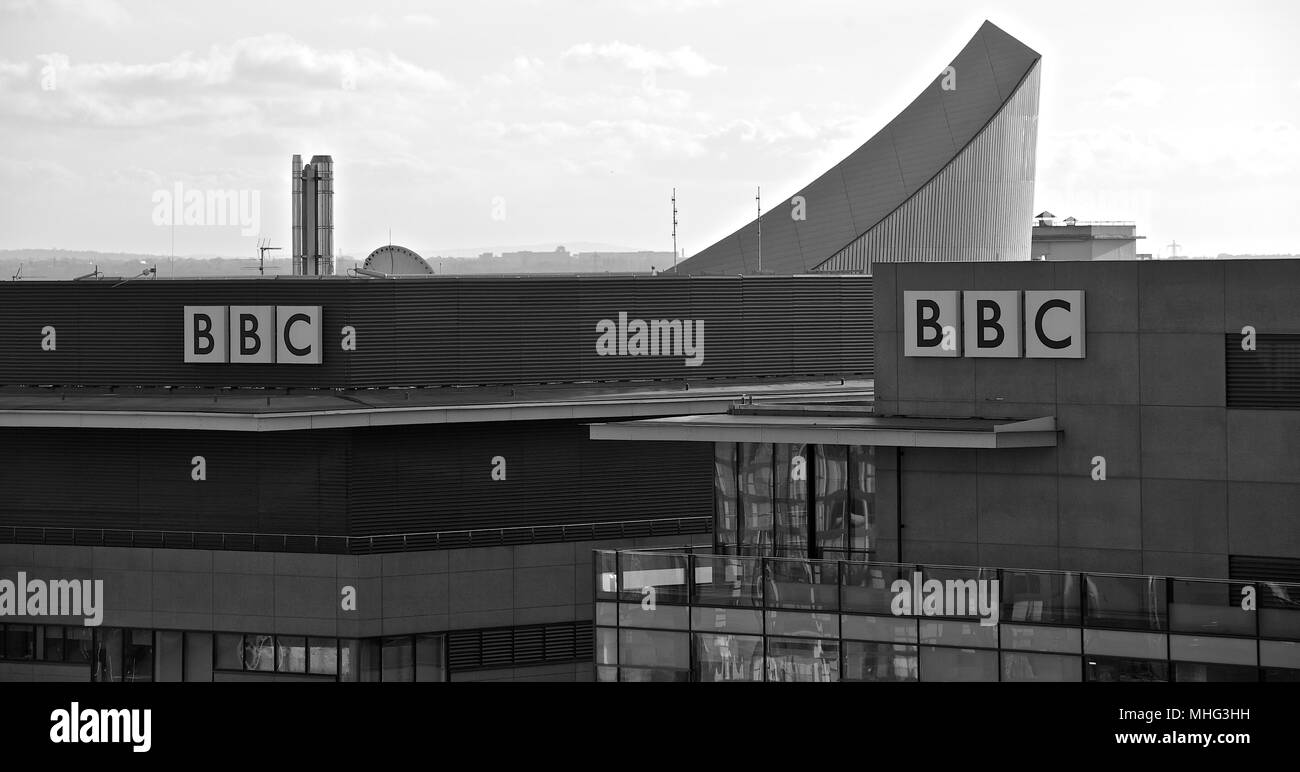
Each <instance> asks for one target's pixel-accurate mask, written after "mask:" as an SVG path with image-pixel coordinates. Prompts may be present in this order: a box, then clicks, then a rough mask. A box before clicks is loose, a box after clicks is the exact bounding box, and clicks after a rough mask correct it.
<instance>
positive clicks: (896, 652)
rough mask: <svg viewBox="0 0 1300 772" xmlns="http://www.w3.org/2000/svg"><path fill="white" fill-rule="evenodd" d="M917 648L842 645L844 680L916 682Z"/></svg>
mask: <svg viewBox="0 0 1300 772" xmlns="http://www.w3.org/2000/svg"><path fill="white" fill-rule="evenodd" d="M917 667H918V665H917V652H916V647H915V646H912V645H909V644H899V643H868V642H865V641H845V642H844V680H846V681H915V680H916V675H917Z"/></svg>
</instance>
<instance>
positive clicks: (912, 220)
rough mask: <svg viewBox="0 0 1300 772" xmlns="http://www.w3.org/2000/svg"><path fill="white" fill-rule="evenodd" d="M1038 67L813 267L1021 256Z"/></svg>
mask: <svg viewBox="0 0 1300 772" xmlns="http://www.w3.org/2000/svg"><path fill="white" fill-rule="evenodd" d="M1039 71H1040V65H1039V64H1035V65H1034V66H1033V68H1032V69H1031V70H1030V71H1029V74H1028V75H1026V76H1025V80H1024V81H1023V82H1022V83H1021V84H1020V86H1019V88H1017V89H1016V92H1015V94H1013V95H1012V97H1011V99H1009V100H1008V101H1007V103H1006V104H1005V105H1004V106H1003V107H1002V109H1001V110H1000V111H999V112H998V114H997V115H996V116H995V117H994V118H993V120H992V121H990V122H989V124H988V126H986V127H985V128H984V130H983V131H981V132H980V133H979V134H978V135H976V137H975V139H974V140H972V141H971V143H970V144H969V145H967V146H966V148H965V149H963V150H962V151H961V153H959V154H958V155H957V157H956V158H954V159H953V160H952V162H951V163H949V164H948V165H947V166H945V167H944V168H943V170H942V171H940V172H939V174H937V175H936V176H935V177H934V179H932V180H930V182H928V183H927V184H926V185H925V186H924V187H922V188H921V189H920V190H918V191H917V192H916V194H915V195H913V196H912V197H911V198H909V199H908V200H907V201H905V202H903V204H902V206H900V207H899V208H898V209H896V210H894V212H892V213H891V214H890V215H889V216H888V217H886V218H885V219H884V220H882V221H881V222H880V223H879V224H878V225H876V226H875V227H873V228H871V229H870V230H868V231H867V232H866V233H864V234H862V235H861V236H859V237H858V238H857V239H854V241H853V242H852V243H851V244H849V245H848V246H846V247H845V248H844V249H841V250H840V251H839V252H837V253H836V254H835V255H833V256H832V257H831V258H830V259H828V260H827V261H826V262H825V263H823V264H821V265H819V266H817V268H816V269H815V270H817V271H827V272H834V273H870V272H871V265H872V263H873V262H963V261H965V262H970V261H998V260H1025V259H1028V257H1029V251H1030V237H1031V234H1032V217H1033V204H1034V157H1035V150H1036V144H1037V137H1038V126H1037V124H1038V89H1039Z"/></svg>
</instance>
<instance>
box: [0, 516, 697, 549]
mask: <svg viewBox="0 0 1300 772" xmlns="http://www.w3.org/2000/svg"><path fill="white" fill-rule="evenodd" d="M712 521H713V519H712V518H711V517H708V516H700V517H671V518H653V519H640V520H599V521H593V522H585V523H556V524H550V525H525V526H508V527H501V528H463V529H456V530H448V531H416V532H405V533H385V534H371V535H366V536H348V535H342V534H340V535H330V534H292V533H256V532H251V531H248V532H244V531H175V530H158V529H138V528H76V527H59V526H22V525H6V526H0V544H3V543H8V544H66V545H69V546H91V547H101V546H107V547H164V548H180V549H221V550H246V551H282V552H308V553H311V552H316V553H321V552H323V553H330V554H372V553H386V552H407V551H410V550H431V549H453V548H457V547H486V546H501V545H507V544H545V543H554V542H563V541H576V540H587V539H597V538H636V537H643V536H680V535H686V534H694V533H707V532H708V531H709V529H710V526H711V524H712ZM611 531H613V533H611ZM277 545H278V546H279V549H278V550H276V549H274V548H275V547H276V546H277ZM308 545H310V546H308ZM322 545H323V546H324V547H326V549H322Z"/></svg>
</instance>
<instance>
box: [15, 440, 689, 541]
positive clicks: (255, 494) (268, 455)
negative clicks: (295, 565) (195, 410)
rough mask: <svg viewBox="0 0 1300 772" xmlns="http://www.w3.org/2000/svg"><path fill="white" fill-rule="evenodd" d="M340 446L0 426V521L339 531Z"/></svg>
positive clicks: (343, 468) (343, 487)
mask: <svg viewBox="0 0 1300 772" xmlns="http://www.w3.org/2000/svg"><path fill="white" fill-rule="evenodd" d="M348 446H349V443H348V434H347V431H346V430H321V431H313V432H199V431H183V430H168V431H163V430H147V429H140V430H120V429H50V428H8V427H6V428H0V447H3V448H22V452H21V453H11V454H7V455H6V457H5V462H4V463H3V464H0V491H3V494H0V524H3V525H6V526H34V527H51V528H114V529H146V530H154V529H156V530H167V531H203V532H240V533H277V534H279V533H288V534H310V535H316V534H324V535H343V534H345V533H346V528H347V508H348V500H347V483H348V475H349V473H350V471H349V469H350V466H349V464H348ZM195 456H202V457H203V459H204V464H205V468H206V479H205V480H202V481H195V480H194V479H193V478H192V477H191V473H192V470H193V464H192V460H193V458H194V457H195ZM702 500H703V501H706V502H707V500H708V499H707V496H702Z"/></svg>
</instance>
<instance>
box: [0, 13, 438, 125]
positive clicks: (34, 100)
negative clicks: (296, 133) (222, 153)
mask: <svg viewBox="0 0 1300 772" xmlns="http://www.w3.org/2000/svg"><path fill="white" fill-rule="evenodd" d="M37 61H38V66H36V67H32V66H30V65H29V63H26V62H11V61H4V60H0V116H3V115H8V116H13V117H19V118H25V119H29V120H35V121H46V122H71V121H77V122H85V123H90V124H93V125H108V126H147V125H157V124H163V123H169V122H176V121H200V120H207V121H222V120H228V119H231V118H240V119H246V118H249V117H252V116H256V115H259V114H263V113H265V112H267V111H268V110H272V109H274V110H275V111H276V113H277V119H280V120H284V119H286V118H292V117H293V116H294V115H305V114H321V113H322V112H328V111H329V110H330V109H331V106H332V105H333V104H335V103H337V101H338V100H339V99H341V98H344V97H348V96H356V95H361V94H367V93H368V94H370V95H371V98H372V99H374V100H376V101H378V98H379V97H381V96H384V97H387V98H389V99H391V100H392V101H393V102H394V103H398V102H402V101H406V100H410V99H413V98H419V97H421V96H428V95H431V94H439V93H443V92H449V91H451V90H452V89H453V88H454V87H453V84H452V83H451V82H450V81H449V80H448V79H447V78H446V77H444V76H443V75H442V74H441V73H439V72H437V71H435V70H431V69H428V68H424V67H421V66H419V65H416V64H413V63H411V62H409V61H406V60H404V59H401V58H399V57H398V56H396V55H395V54H392V53H379V52H376V51H372V50H369V49H364V48H361V49H344V50H335V51H327V50H321V49H317V48H313V47H311V46H309V45H307V44H304V43H301V42H299V41H297V40H295V39H294V38H292V37H289V36H287V35H262V36H257V37H248V38H242V39H240V40H236V41H235V42H233V43H231V44H228V45H218V46H213V47H212V48H211V49H210V50H209V51H208V52H207V53H205V54H202V55H196V54H194V53H191V52H188V51H186V52H183V53H181V54H178V55H176V56H174V57H172V58H171V59H168V60H165V61H156V62H146V63H140V64H135V63H132V64H127V63H123V62H114V61H108V62H76V61H71V60H70V59H69V57H67V56H66V55H64V54H60V53H50V54H42V55H41V56H39V57H38V58H37ZM49 69H53V71H54V74H55V75H56V76H57V77H56V81H57V82H56V84H55V88H53V89H50V88H42V85H43V84H42V82H41V79H42V76H43V75H44V74H45V71H46V70H49Z"/></svg>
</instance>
